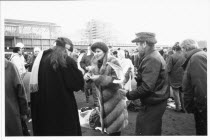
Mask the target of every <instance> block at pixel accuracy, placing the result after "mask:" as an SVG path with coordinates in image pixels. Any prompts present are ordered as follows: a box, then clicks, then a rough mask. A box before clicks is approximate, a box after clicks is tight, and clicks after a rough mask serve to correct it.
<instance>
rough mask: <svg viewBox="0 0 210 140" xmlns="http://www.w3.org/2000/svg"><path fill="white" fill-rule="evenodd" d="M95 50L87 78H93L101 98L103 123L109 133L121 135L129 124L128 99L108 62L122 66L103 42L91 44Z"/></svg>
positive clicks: (85, 76) (85, 77)
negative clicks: (109, 53)
mask: <svg viewBox="0 0 210 140" xmlns="http://www.w3.org/2000/svg"><path fill="white" fill-rule="evenodd" d="M91 50H92V51H93V52H94V57H93V59H92V64H91V66H90V71H89V73H87V74H85V75H84V79H85V80H92V81H93V82H94V84H95V86H96V89H97V90H96V91H97V95H98V99H99V105H100V113H101V116H100V117H101V125H102V129H103V127H104V128H105V129H106V132H107V133H108V134H109V135H112V136H113V135H114V136H116V135H120V134H121V129H122V128H124V127H125V126H126V125H127V124H128V112H127V109H126V101H125V98H124V96H123V95H122V94H121V90H119V89H121V85H120V84H117V83H114V82H113V81H114V80H115V79H118V77H117V75H116V72H115V70H114V69H113V68H112V66H111V65H109V64H108V63H107V62H109V63H112V64H114V65H117V66H119V67H120V64H119V62H118V61H117V59H116V58H114V57H112V56H109V55H108V47H107V46H106V44H105V43H103V42H96V43H94V44H93V45H92V46H91ZM102 131H103V130H102Z"/></svg>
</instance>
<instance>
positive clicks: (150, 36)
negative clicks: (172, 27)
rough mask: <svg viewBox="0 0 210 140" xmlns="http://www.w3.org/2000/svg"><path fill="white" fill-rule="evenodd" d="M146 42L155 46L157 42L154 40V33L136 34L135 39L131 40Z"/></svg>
mask: <svg viewBox="0 0 210 140" xmlns="http://www.w3.org/2000/svg"><path fill="white" fill-rule="evenodd" d="M143 41H146V42H148V43H153V44H156V43H157V40H156V38H155V34H154V33H150V32H140V33H137V34H136V38H135V39H134V40H132V41H131V42H132V43H134V42H143Z"/></svg>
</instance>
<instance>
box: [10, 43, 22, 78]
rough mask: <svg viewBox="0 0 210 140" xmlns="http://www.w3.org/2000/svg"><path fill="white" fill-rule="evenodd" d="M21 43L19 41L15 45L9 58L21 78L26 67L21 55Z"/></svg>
mask: <svg viewBox="0 0 210 140" xmlns="http://www.w3.org/2000/svg"><path fill="white" fill-rule="evenodd" d="M23 47H24V45H23V43H21V42H19V43H17V44H16V45H15V48H14V49H13V54H12V56H11V58H10V61H11V62H12V63H13V64H15V66H16V67H17V69H18V72H19V74H20V77H21V78H22V79H23V77H24V75H25V73H26V68H25V64H26V62H25V59H24V56H23Z"/></svg>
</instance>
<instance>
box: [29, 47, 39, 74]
mask: <svg viewBox="0 0 210 140" xmlns="http://www.w3.org/2000/svg"><path fill="white" fill-rule="evenodd" d="M40 51H41V49H40V48H39V47H35V48H34V54H33V55H32V56H31V57H30V59H29V60H28V65H29V67H28V72H31V70H32V67H33V64H34V61H35V59H36V57H37V55H38V54H39V52H40Z"/></svg>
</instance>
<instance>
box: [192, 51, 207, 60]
mask: <svg viewBox="0 0 210 140" xmlns="http://www.w3.org/2000/svg"><path fill="white" fill-rule="evenodd" d="M201 60H207V54H206V52H204V51H199V52H197V53H195V54H193V55H192V57H191V61H201Z"/></svg>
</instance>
